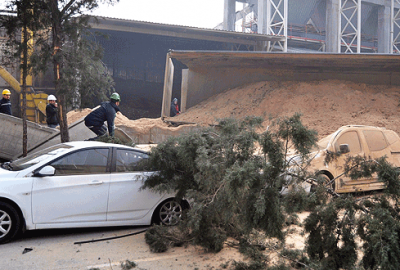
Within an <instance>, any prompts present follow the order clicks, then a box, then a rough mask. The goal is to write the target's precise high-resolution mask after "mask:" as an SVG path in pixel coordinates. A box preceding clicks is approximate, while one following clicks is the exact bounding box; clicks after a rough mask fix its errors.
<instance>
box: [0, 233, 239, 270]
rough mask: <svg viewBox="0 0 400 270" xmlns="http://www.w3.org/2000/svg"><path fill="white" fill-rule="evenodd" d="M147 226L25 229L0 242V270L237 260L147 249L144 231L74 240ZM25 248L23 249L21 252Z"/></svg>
mask: <svg viewBox="0 0 400 270" xmlns="http://www.w3.org/2000/svg"><path fill="white" fill-rule="evenodd" d="M146 228H147V227H125V228H100V229H99V228H90V229H73V230H71V229H70V230H38V231H29V232H26V233H25V234H24V235H23V236H22V237H20V238H19V239H17V240H14V241H13V242H11V243H8V244H4V245H0V269H1V270H11V269H18V270H24V269H26V270H28V269H29V270H39V269H40V270H44V269H52V270H53V269H101V270H103V269H112V270H119V269H121V262H123V261H125V260H129V261H132V262H135V263H136V264H137V267H136V268H133V269H148V270H151V269H193V270H194V269H197V270H201V269H222V268H221V264H224V263H225V262H226V261H228V260H231V259H236V260H238V259H240V258H239V257H237V253H236V252H235V250H232V249H230V248H225V249H224V250H223V251H222V252H220V253H218V254H210V253H204V252H203V251H202V250H201V249H199V248H196V247H192V246H191V247H187V248H184V247H180V248H173V249H171V250H169V251H168V252H166V253H161V254H156V253H151V252H150V251H149V247H148V245H147V244H146V243H145V240H144V233H141V234H137V235H133V236H128V237H122V238H118V239H113V240H106V241H99V242H92V243H87V244H74V243H76V242H81V241H87V240H95V239H104V238H109V237H118V236H123V235H126V234H132V233H135V232H138V231H141V230H143V229H146ZM24 251H25V252H24Z"/></svg>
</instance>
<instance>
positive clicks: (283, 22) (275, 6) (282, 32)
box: [259, 0, 288, 52]
mask: <svg viewBox="0 0 400 270" xmlns="http://www.w3.org/2000/svg"><path fill="white" fill-rule="evenodd" d="M262 1H263V0H261V2H262ZM259 7H260V2H259ZM266 8H267V14H266V15H267V18H266V22H267V29H266V30H267V33H266V34H267V35H275V36H284V37H285V40H284V41H274V42H272V41H270V42H269V45H268V48H267V51H283V52H287V25H288V18H287V17H288V0H267V5H266ZM259 27H262V26H260V25H259Z"/></svg>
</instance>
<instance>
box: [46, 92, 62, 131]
mask: <svg viewBox="0 0 400 270" xmlns="http://www.w3.org/2000/svg"><path fill="white" fill-rule="evenodd" d="M47 101H48V102H49V104H47V106H46V122H47V126H48V127H51V128H55V127H57V126H58V125H59V122H58V108H57V98H56V97H55V96H54V95H49V96H48V97H47Z"/></svg>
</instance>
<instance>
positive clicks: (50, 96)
mask: <svg viewBox="0 0 400 270" xmlns="http://www.w3.org/2000/svg"><path fill="white" fill-rule="evenodd" d="M47 100H57V99H56V97H55V96H54V95H49V96H48V97H47Z"/></svg>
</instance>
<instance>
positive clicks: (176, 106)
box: [171, 98, 181, 117]
mask: <svg viewBox="0 0 400 270" xmlns="http://www.w3.org/2000/svg"><path fill="white" fill-rule="evenodd" d="M180 113H181V111H180V110H179V104H178V99H177V98H174V99H173V100H172V102H171V117H174V116H176V115H178V114H180Z"/></svg>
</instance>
